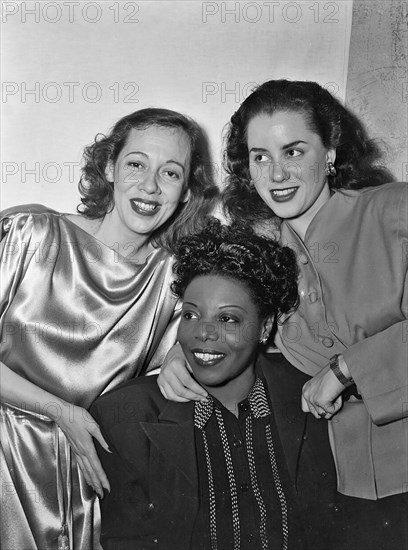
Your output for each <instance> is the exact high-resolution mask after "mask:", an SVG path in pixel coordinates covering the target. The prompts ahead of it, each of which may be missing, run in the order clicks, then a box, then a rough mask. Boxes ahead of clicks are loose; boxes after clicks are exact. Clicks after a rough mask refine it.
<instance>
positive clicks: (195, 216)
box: [77, 107, 219, 251]
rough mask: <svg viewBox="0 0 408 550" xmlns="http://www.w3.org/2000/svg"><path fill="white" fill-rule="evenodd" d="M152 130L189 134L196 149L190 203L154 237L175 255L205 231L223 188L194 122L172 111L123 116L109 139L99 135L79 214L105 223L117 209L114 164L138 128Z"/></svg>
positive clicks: (87, 160)
mask: <svg viewBox="0 0 408 550" xmlns="http://www.w3.org/2000/svg"><path fill="white" fill-rule="evenodd" d="M151 126H158V127H160V128H172V129H175V130H180V131H182V132H184V134H185V135H186V136H187V139H188V141H189V143H190V147H191V161H190V163H191V164H190V172H189V180H188V182H187V183H188V188H189V190H190V199H189V200H188V202H187V203H182V204H179V206H178V208H177V209H176V211H175V212H174V214H173V215H172V216H171V218H170V219H169V220H167V221H166V223H165V224H163V226H161V227H160V228H158V230H157V231H156V232H155V233H154V234H153V235H152V238H151V240H152V242H153V244H154V245H155V246H163V247H165V248H167V249H168V250H170V251H172V250H173V249H174V246H175V242H176V241H177V239H179V238H181V237H183V236H184V235H188V234H190V233H194V232H197V231H199V230H200V229H201V228H202V227H203V226H204V225H205V222H206V219H207V216H208V215H209V214H210V213H211V212H212V210H213V208H214V207H215V204H216V203H217V201H218V196H219V191H218V187H217V186H216V185H215V183H214V181H213V175H212V170H211V162H210V153H209V145H208V140H207V137H206V135H205V133H204V131H203V130H202V128H201V127H200V126H199V125H198V124H197V123H196V122H195V121H194V120H193V119H191V118H189V117H187V116H185V115H183V114H181V113H178V112H176V111H171V110H169V109H161V108H155V107H149V108H146V109H140V110H138V111H135V112H134V113H131V114H130V115H127V116H124V117H122V118H121V119H120V120H118V122H116V124H115V125H114V126H113V128H112V130H111V131H110V132H109V134H108V135H107V136H105V135H103V134H98V135H97V136H96V138H95V140H94V143H92V144H91V145H89V146H87V147H85V149H84V154H83V157H84V165H83V167H82V177H81V180H80V182H79V192H80V194H81V197H82V198H81V204H80V205H79V206H78V208H77V210H78V212H79V213H80V214H83V215H84V216H86V217H87V218H90V219H97V218H103V217H104V216H105V215H106V214H107V213H108V212H110V211H111V210H112V209H113V207H114V200H113V182H110V181H108V180H107V178H106V175H105V170H106V167H107V164H108V162H112V163H115V162H116V160H117V158H118V156H119V154H120V152H121V150H122V149H123V147H124V146H125V144H126V141H127V139H128V136H129V134H130V132H131V131H132V130H133V129H136V130H145V129H146V128H149V127H151Z"/></svg>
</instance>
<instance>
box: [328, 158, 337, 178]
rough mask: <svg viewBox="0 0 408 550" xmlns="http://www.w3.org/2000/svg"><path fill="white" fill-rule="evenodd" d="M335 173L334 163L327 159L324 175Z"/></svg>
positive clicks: (333, 174)
mask: <svg viewBox="0 0 408 550" xmlns="http://www.w3.org/2000/svg"><path fill="white" fill-rule="evenodd" d="M336 174H337V170H336V168H335V167H334V164H333V163H332V161H331V160H329V161H328V163H327V165H326V175H327V176H333V177H334V176H335V175H336Z"/></svg>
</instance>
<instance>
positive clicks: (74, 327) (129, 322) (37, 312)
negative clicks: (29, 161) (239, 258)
mask: <svg viewBox="0 0 408 550" xmlns="http://www.w3.org/2000/svg"><path fill="white" fill-rule="evenodd" d="M2 222H3V233H4V238H3V240H2V256H1V263H0V270H1V273H0V276H1V285H2V292H1V327H0V328H1V334H2V347H1V356H0V359H1V361H3V362H4V363H5V364H6V365H7V366H8V367H9V368H11V369H12V370H14V371H15V372H17V373H18V374H20V375H21V376H23V377H25V378H27V379H28V380H30V381H31V382H33V383H35V384H37V385H38V386H40V387H42V388H44V389H46V390H47V391H49V392H51V393H53V394H56V395H58V396H59V397H61V398H62V399H64V400H66V401H67V407H68V406H69V405H68V403H74V404H76V405H80V406H82V407H85V408H88V407H89V406H90V405H91V403H92V402H93V400H94V399H95V398H96V397H97V396H98V395H100V394H102V393H105V392H106V391H108V390H110V389H112V388H113V387H115V386H116V385H118V384H119V383H121V382H123V381H124V380H127V379H129V378H131V377H134V376H138V375H140V374H144V373H145V372H146V371H148V370H150V369H152V368H155V367H156V366H158V365H160V364H161V362H162V361H163V358H164V356H165V353H166V352H167V350H168V349H169V347H170V346H171V345H172V344H173V343H174V342H175V339H176V331H177V324H178V318H179V310H178V307H177V301H176V298H175V297H174V296H173V295H172V293H171V291H170V289H169V286H170V282H171V279H172V262H173V260H172V259H171V257H170V256H169V254H168V253H167V252H165V251H164V250H161V249H157V250H154V251H152V253H151V254H150V255H149V257H148V258H147V260H146V262H145V263H144V264H143V265H138V264H137V263H135V262H132V261H130V260H127V259H126V258H124V257H122V256H120V255H119V254H118V253H117V251H115V250H114V249H111V248H109V247H107V246H105V245H104V244H103V243H101V242H100V241H97V240H96V239H95V238H94V237H93V236H91V235H89V234H88V233H86V232H85V231H83V230H82V229H80V228H79V227H77V226H76V225H75V224H73V223H72V222H70V221H69V220H68V219H67V218H66V217H65V216H64V215H62V214H58V213H56V212H53V211H51V210H48V209H46V208H44V207H41V206H37V205H35V206H28V207H20V208H19V209H11V210H9V211H7V212H6V213H3V219H2ZM48 406H49V407H53V406H55V405H53V404H52V403H50V404H49V405H48ZM0 421H1V422H0V430H1V445H2V448H1V451H2V452H1V457H0V460H1V475H2V494H1V503H0V505H1V539H0V540H1V547H2V548H4V549H6V550H12V549H16V550H17V549H18V550H20V549H24V550H34V549H37V548H38V549H41V550H48V549H51V548H52V549H57V548H58V537H59V535H60V534H61V526H62V525H64V524H66V525H67V535H68V537H69V542H70V550H91V549H92V548H100V546H99V535H98V533H99V510H98V506H97V505H96V504H95V498H94V495H93V491H92V490H91V489H90V488H89V487H88V486H87V485H86V483H85V481H84V479H83V477H82V475H81V473H80V472H79V471H78V468H77V465H76V462H75V459H74V456H73V455H72V453H70V450H69V446H68V444H67V442H66V439H65V436H64V435H63V433H62V432H61V430H60V429H59V428H58V427H57V425H56V424H55V423H54V422H51V421H50V420H49V419H48V417H47V416H46V411H44V410H40V409H39V410H36V411H34V412H33V413H32V412H28V411H25V410H24V403H22V404H21V405H20V407H18V408H17V407H10V406H8V405H7V404H3V406H2V409H1V417H0ZM60 543H61V539H60Z"/></svg>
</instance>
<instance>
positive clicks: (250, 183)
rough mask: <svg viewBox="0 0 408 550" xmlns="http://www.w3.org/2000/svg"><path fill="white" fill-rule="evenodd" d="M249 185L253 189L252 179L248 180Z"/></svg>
mask: <svg viewBox="0 0 408 550" xmlns="http://www.w3.org/2000/svg"><path fill="white" fill-rule="evenodd" d="M249 187H250V188H251V189H253V188H254V187H255V185H254V180H249Z"/></svg>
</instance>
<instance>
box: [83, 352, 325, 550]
mask: <svg viewBox="0 0 408 550" xmlns="http://www.w3.org/2000/svg"><path fill="white" fill-rule="evenodd" d="M257 368H259V369H260V372H261V373H262V375H263V376H264V379H265V381H266V383H267V388H268V392H269V397H270V401H271V405H272V408H273V412H274V415H275V421H276V424H277V427H278V432H279V436H280V439H281V443H282V447H283V452H284V455H285V458H286V465H287V468H288V471H289V474H290V476H291V479H292V481H293V485H294V487H295V491H296V495H297V496H298V497H299V504H300V509H301V513H302V516H303V521H304V529H305V532H306V536H305V541H306V544H305V547H306V548H314V549H321V550H327V548H328V547H327V546H326V543H325V539H324V528H325V526H326V525H328V524H329V523H328V517H327V518H326V516H325V514H330V510H331V508H332V504H333V503H332V497H333V495H334V491H335V473H334V465H333V461H332V458H331V454H330V448H329V443H328V437H327V424H326V422H325V421H316V420H315V419H314V418H313V417H312V416H311V415H310V414H309V415H305V414H304V413H302V411H301V406H300V395H301V389H302V386H303V384H304V383H305V382H306V381H307V380H308V379H309V377H308V376H307V375H304V374H303V373H301V372H299V371H298V370H297V369H295V368H293V366H291V365H290V364H289V363H288V362H287V361H286V359H284V357H283V356H282V355H281V354H275V353H274V354H269V355H261V356H260V357H259V359H258V361H257ZM156 378H157V377H155V376H147V377H141V378H138V379H135V380H132V381H130V382H127V383H126V384H124V385H122V386H121V387H120V388H117V389H116V390H113V391H112V392H110V393H108V394H106V395H103V396H102V397H100V398H98V399H97V400H96V402H95V403H94V405H93V407H92V409H91V414H92V415H93V416H94V418H95V420H96V421H97V422H98V423H99V425H100V427H101V430H102V433H103V435H104V437H105V439H106V441H107V442H108V444H109V447H110V449H111V451H112V453H111V454H109V453H107V452H106V451H104V450H103V449H102V448H101V447H100V446H98V453H99V456H100V458H101V461H102V465H103V467H104V469H105V471H106V474H107V476H108V478H109V481H110V484H111V488H112V490H111V493H110V494H109V495H107V496H105V498H104V499H103V500H102V501H101V510H102V534H101V543H102V546H103V548H104V550H141V549H143V550H145V549H149V548H156V549H157V548H162V549H163V550H173V549H174V550H189V549H190V538H191V532H192V528H193V525H194V520H195V517H196V514H197V511H198V476H197V467H196V455H195V440H194V426H193V410H194V403H193V402H189V403H176V402H172V401H167V400H166V399H164V397H163V396H162V395H161V393H160V390H159V388H158V386H157V379H156ZM316 541H318V543H317V542H316Z"/></svg>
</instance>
